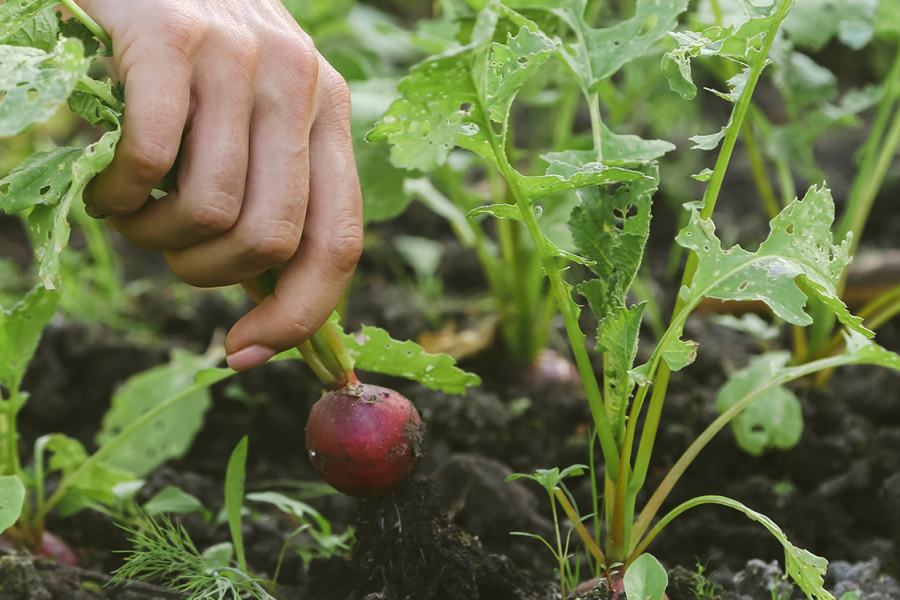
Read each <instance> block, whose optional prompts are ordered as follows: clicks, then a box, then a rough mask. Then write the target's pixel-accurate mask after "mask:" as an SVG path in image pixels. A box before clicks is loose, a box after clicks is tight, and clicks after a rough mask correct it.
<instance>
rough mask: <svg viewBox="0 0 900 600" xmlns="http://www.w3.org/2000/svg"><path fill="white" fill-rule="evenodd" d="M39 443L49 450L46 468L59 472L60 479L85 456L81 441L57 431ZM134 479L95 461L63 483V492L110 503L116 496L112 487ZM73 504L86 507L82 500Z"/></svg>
mask: <svg viewBox="0 0 900 600" xmlns="http://www.w3.org/2000/svg"><path fill="white" fill-rule="evenodd" d="M41 442H42V444H41V445H42V446H43V447H45V448H46V449H47V450H49V451H50V452H52V453H53V455H52V456H51V457H50V461H49V463H48V467H47V471H48V472H49V471H62V474H63V479H67V478H69V477H71V476H73V475H74V474H75V471H76V470H77V469H79V468H80V467H81V465H82V464H83V463H84V462H85V461H86V460H87V459H88V454H87V452H86V451H85V449H84V446H82V445H81V442H79V441H78V440H76V439H72V438H70V437H68V436H66V435H63V434H61V433H56V434H52V435H49V436H44V438H43V439H42V440H41ZM134 480H135V477H134V475H133V474H132V473H129V472H128V471H125V470H123V469H119V468H117V467H115V466H113V465H109V464H96V463H95V464H92V465H91V466H90V467H89V468H87V469H86V470H84V471H82V472H81V473H79V474H78V475H77V476H76V478H75V479H74V480H72V481H70V482H67V490H66V495H67V496H69V495H75V496H82V497H83V498H86V499H88V500H94V501H97V502H101V503H103V504H105V505H107V506H111V505H113V504H115V502H116V500H117V498H118V496H117V494H116V492H114V491H113V489H114V488H115V487H116V486H118V485H120V484H122V483H127V482H131V481H134ZM70 501H71V498H70ZM76 505H77V506H78V507H79V508H84V507H85V506H86V504H85V503H84V502H78V503H77V504H76Z"/></svg>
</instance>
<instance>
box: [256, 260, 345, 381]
mask: <svg viewBox="0 0 900 600" xmlns="http://www.w3.org/2000/svg"><path fill="white" fill-rule="evenodd" d="M280 274H281V267H280V266H279V267H273V268H271V269H269V270H268V271H266V272H265V273H262V274H261V275H259V276H258V277H256V278H255V279H254V280H252V281H248V282H244V283H243V284H242V285H243V287H244V289H245V290H246V291H247V293H248V294H249V295H250V297H251V298H253V300H254V301H255V302H257V303H259V302H262V301H263V299H264V298H265V297H266V296H271V295H273V294H275V287H276V283H277V281H278V276H279V275H280ZM297 350H299V351H300V354H301V355H302V356H303V360H305V361H306V363H307V364H308V365H309V366H310V368H311V369H312V370H313V372H314V373H315V374H316V377H318V378H319V379H320V380H321V381H322V383H325V384H327V385H330V386H331V389H333V390H339V389H342V388H344V387H346V386H347V385H350V384H352V383H356V382H357V379H356V375H355V374H354V373H353V359H352V357H351V356H350V352H349V351H348V350H347V347H346V346H345V345H344V342H343V340H341V337H340V334H339V333H338V332H337V330H336V329H335V326H334V323H332V322H331V321H330V320H328V321H325V323H324V324H323V325H322V327H321V328H319V330H318V331H316V332H315V333H314V334H313V335H312V337H311V338H310V339H309V340H307V341H305V342H303V343H302V344H300V345H299V346H297Z"/></svg>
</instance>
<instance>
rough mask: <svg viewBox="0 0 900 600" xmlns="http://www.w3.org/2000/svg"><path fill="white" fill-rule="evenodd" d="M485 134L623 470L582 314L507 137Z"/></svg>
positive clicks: (607, 448)
mask: <svg viewBox="0 0 900 600" xmlns="http://www.w3.org/2000/svg"><path fill="white" fill-rule="evenodd" d="M481 110H482V111H484V114H490V113H489V112H488V111H487V110H486V109H485V108H484V106H482V107H481ZM598 110H599V108H598ZM485 131H486V132H487V135H488V138H489V139H490V142H491V147H492V149H493V151H494V155H495V156H496V158H497V163H498V166H499V167H500V172H501V173H502V174H503V178H504V179H505V180H506V182H507V186H508V187H509V189H510V191H511V192H512V194H513V197H514V198H515V200H516V205H517V206H518V207H519V211H520V212H521V213H522V220H524V221H525V225H526V226H527V227H528V232H529V233H530V234H531V239H532V240H533V241H534V245H535V246H536V247H537V251H538V255H539V256H540V257H541V264H543V266H544V270H545V271H546V273H547V277H549V279H550V289H551V290H552V291H553V294H554V296H555V297H556V302H557V304H558V305H559V312H560V314H561V315H562V318H563V321H564V322H565V324H566V333H567V334H568V336H569V341H570V343H571V344H572V352H573V354H574V355H575V364H576V366H577V367H578V372H579V374H580V375H581V381H582V383H583V384H584V390H585V393H586V394H587V397H588V404H590V407H591V414H592V415H593V417H594V424H595V426H596V427H597V433H598V435H599V436H600V448H601V449H602V451H603V460H604V462H605V463H606V468H607V472H610V470H611V471H612V472H617V471H618V468H619V451H618V448H617V447H616V440H615V436H614V435H613V431H612V426H611V425H610V422H609V416H608V414H607V412H606V407H605V406H604V405H603V396H602V394H601V393H600V386H599V385H598V384H597V377H596V376H595V375H594V368H593V365H591V359H590V357H589V356H588V353H587V348H586V347H585V343H584V341H585V337H584V333H582V331H581V328H580V327H579V325H578V314H577V313H576V310H575V309H574V308H573V307H575V308H577V307H576V305H575V302H574V301H573V300H572V297H571V295H570V292H569V290H568V289H567V288H566V284H565V282H564V281H563V279H562V275H560V272H559V267H557V265H556V258H555V254H554V253H553V251H552V250H550V249H549V248H548V245H547V239H546V238H545V237H544V234H543V232H542V231H541V228H540V226H539V225H538V222H537V218H536V217H535V216H534V211H533V210H532V206H531V203H530V202H529V201H528V199H527V198H526V197H525V196H524V195H522V190H520V189H519V188H518V186H516V185H515V184H514V182H515V181H516V177H515V171H514V169H513V168H512V166H511V165H510V164H509V161H508V160H507V158H506V153H505V152H504V148H503V144H502V143H501V141H500V140H504V139H505V137H503V136H500V137H498V136H497V134H496V133H495V132H494V130H493V128H492V127H490V126H488V127H487V128H486V129H485ZM504 133H505V132H504Z"/></svg>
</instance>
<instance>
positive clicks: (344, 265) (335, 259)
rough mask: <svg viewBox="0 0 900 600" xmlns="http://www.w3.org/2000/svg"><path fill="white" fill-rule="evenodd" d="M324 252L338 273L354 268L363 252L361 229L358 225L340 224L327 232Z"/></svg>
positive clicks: (350, 270) (347, 271)
mask: <svg viewBox="0 0 900 600" xmlns="http://www.w3.org/2000/svg"><path fill="white" fill-rule="evenodd" d="M323 241H324V248H323V249H324V251H325V252H326V256H327V257H328V260H329V261H330V262H331V265H332V266H333V267H334V268H335V269H337V270H338V272H340V273H349V272H352V271H353V270H354V269H355V268H356V263H358V262H359V259H360V257H361V256H362V252H363V228H362V225H360V224H358V223H352V224H342V225H340V226H338V227H334V228H332V229H331V230H329V231H328V233H327V234H326V236H325V239H324V240H323Z"/></svg>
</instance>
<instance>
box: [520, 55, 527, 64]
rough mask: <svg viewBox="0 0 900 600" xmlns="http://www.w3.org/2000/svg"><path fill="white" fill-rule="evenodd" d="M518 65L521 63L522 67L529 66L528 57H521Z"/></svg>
mask: <svg viewBox="0 0 900 600" xmlns="http://www.w3.org/2000/svg"><path fill="white" fill-rule="evenodd" d="M518 63H519V64H520V65H527V64H528V59H527V58H526V57H524V56H520V57H519V60H518Z"/></svg>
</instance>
